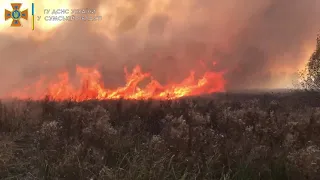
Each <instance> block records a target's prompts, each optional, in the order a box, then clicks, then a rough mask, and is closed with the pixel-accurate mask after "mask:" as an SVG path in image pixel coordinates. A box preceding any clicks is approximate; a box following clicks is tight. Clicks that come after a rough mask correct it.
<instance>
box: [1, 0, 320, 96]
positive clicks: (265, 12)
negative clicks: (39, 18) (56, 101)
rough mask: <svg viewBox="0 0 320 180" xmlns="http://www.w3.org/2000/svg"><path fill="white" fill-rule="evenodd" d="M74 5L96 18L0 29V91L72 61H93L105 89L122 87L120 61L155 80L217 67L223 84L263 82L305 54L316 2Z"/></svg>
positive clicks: (89, 1)
mask: <svg viewBox="0 0 320 180" xmlns="http://www.w3.org/2000/svg"><path fill="white" fill-rule="evenodd" d="M36 2H37V1H36ZM74 7H83V8H95V9H97V12H98V13H101V15H102V18H103V19H102V21H100V22H95V23H92V22H66V23H63V24H62V25H61V26H59V27H57V28H56V29H54V30H51V31H50V32H49V31H46V32H41V30H39V29H37V31H35V32H31V33H30V34H29V36H26V37H15V34H13V33H0V39H1V42H0V63H1V66H0V73H1V74H0V80H1V88H0V89H1V90H0V94H1V93H4V92H8V91H10V90H11V89H17V88H18V87H21V86H22V84H23V85H25V84H28V83H30V82H32V81H35V79H38V78H39V77H40V75H47V76H52V77H54V75H55V74H56V73H57V72H58V71H61V70H67V71H69V72H70V73H71V74H74V73H75V67H76V65H81V66H88V67H89V66H90V67H91V66H97V67H98V68H99V69H100V71H101V72H102V74H103V77H104V81H105V84H106V86H108V87H116V86H119V85H123V83H124V76H123V67H125V66H126V67H127V68H128V70H130V69H131V68H132V67H134V66H135V65H137V64H138V65H141V67H142V69H143V70H144V71H149V72H151V73H152V74H153V76H154V77H155V78H156V79H158V80H160V82H162V83H165V82H168V81H169V80H170V81H180V80H181V79H182V78H183V77H186V76H187V75H188V74H189V71H190V70H195V71H196V72H197V73H199V75H200V74H202V73H203V72H205V71H213V70H214V71H225V73H226V74H225V78H226V80H227V83H228V84H227V90H234V89H247V88H265V87H271V86H272V84H275V83H276V82H278V81H281V80H284V79H286V78H285V77H290V76H291V75H292V73H293V72H294V71H295V70H297V69H298V67H299V66H300V65H301V64H302V63H303V62H304V61H305V60H307V59H305V58H306V57H305V53H306V47H312V46H313V45H314V44H315V37H316V34H317V33H318V32H319V31H318V30H319V29H320V23H319V17H320V9H319V7H320V2H319V0H303V1H302V0H290V1H289V0H241V1H234V0H223V1H222V0H201V1H199V0H108V1H99V0H82V1H81V2H75V4H74ZM45 8H50V7H45ZM61 8H63V7H61ZM71 8H72V6H71ZM39 14H40V15H43V12H39ZM36 23H37V22H36ZM15 32H18V30H15ZM40 36H45V38H40ZM213 62H216V65H214V64H213Z"/></svg>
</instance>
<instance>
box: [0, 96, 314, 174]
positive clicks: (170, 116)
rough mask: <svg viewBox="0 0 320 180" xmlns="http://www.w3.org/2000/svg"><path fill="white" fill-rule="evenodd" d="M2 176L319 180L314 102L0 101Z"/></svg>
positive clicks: (234, 98)
mask: <svg viewBox="0 0 320 180" xmlns="http://www.w3.org/2000/svg"><path fill="white" fill-rule="evenodd" d="M0 132H1V136H0V147H1V148H0V179H119V180H121V179H123V180H124V179H128V180H129V179H139V180H143V179H179V180H180V179H217V180H220V179H221V180H222V179H223V180H240V179H241V180H242V179H243V180H247V179H252V180H255V179H257V180H258V179H263V180H264V179H266V180H269V179H272V180H273V179H281V180H282V179H297V180H298V179H299V180H304V179H308V180H310V179H320V139H319V137H320V136H319V135H320V95H319V93H316V92H281V91H277V92H272V93H271V92H245V93H244V92H237V93H221V94H214V95H210V96H209V95H208V96H202V97H192V98H185V99H180V100H174V101H153V100H146V101H142V100H141V101H126V100H116V101H86V102H80V103H76V102H72V101H64V102H55V101H50V100H49V99H46V100H43V101H31V100H26V101H19V100H14V101H2V102H1V105H0Z"/></svg>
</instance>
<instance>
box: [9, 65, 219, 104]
mask: <svg viewBox="0 0 320 180" xmlns="http://www.w3.org/2000/svg"><path fill="white" fill-rule="evenodd" d="M125 75H126V84H125V86H123V87H119V88H116V89H107V88H105V86H104V84H103V82H102V77H101V74H100V72H99V71H98V70H97V69H95V68H84V67H80V66H78V67H77V78H79V80H80V86H75V85H74V84H72V83H71V82H70V79H69V74H68V73H67V72H63V73H60V74H59V75H58V79H56V80H55V81H50V80H48V79H46V78H43V77H42V78H40V80H39V81H38V82H36V83H35V84H32V85H30V86H28V87H26V88H24V89H23V90H22V91H17V92H13V93H10V94H9V97H15V98H20V99H26V98H31V99H43V98H45V97H46V96H48V97H50V98H52V99H54V100H58V101H60V100H66V99H73V100H75V101H84V100H90V99H99V100H103V99H119V98H124V99H176V98H180V97H184V96H194V95H200V94H207V93H212V92H222V91H224V86H225V80H224V78H223V73H219V72H207V73H205V74H204V75H203V77H202V78H201V79H198V80H195V77H194V72H191V73H190V75H189V77H187V78H185V79H184V80H183V81H182V82H181V83H177V84H174V83H172V84H167V85H164V86H163V85H161V84H160V83H159V82H158V81H157V80H154V79H153V77H152V76H151V74H150V73H143V72H142V70H141V68H140V67H139V66H136V67H135V68H134V69H133V71H132V73H128V72H127V70H126V69H125ZM146 79H149V80H150V82H149V83H148V84H147V85H146V86H145V87H143V88H142V87H139V83H140V82H141V81H143V80H146ZM44 82H49V83H48V84H46V83H44ZM78 87H80V88H78Z"/></svg>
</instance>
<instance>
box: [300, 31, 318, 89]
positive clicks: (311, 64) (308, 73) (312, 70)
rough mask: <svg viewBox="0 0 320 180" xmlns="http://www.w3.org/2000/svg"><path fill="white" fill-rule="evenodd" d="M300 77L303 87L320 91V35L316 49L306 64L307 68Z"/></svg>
mask: <svg viewBox="0 0 320 180" xmlns="http://www.w3.org/2000/svg"><path fill="white" fill-rule="evenodd" d="M300 78H301V81H300V86H301V87H302V88H303V89H305V90H311V91H320V35H318V37H317V45H316V49H315V51H314V52H313V54H312V55H311V57H310V59H309V61H308V63H307V65H306V70H305V71H303V72H300Z"/></svg>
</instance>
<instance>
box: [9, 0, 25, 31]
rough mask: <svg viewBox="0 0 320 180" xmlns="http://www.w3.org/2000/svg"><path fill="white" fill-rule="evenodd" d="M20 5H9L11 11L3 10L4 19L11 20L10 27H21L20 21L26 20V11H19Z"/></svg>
mask: <svg viewBox="0 0 320 180" xmlns="http://www.w3.org/2000/svg"><path fill="white" fill-rule="evenodd" d="M21 5H22V3H11V6H12V9H13V10H12V11H9V10H7V9H5V13H4V19H5V20H6V21H7V20H9V19H12V23H11V27H21V26H22V24H21V22H20V19H21V18H22V19H25V20H28V9H25V10H23V11H20V8H21Z"/></svg>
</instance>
